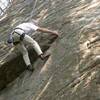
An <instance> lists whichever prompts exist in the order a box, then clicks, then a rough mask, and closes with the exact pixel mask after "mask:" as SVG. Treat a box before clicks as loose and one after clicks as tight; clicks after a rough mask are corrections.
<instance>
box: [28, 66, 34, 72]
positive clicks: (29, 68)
mask: <svg viewBox="0 0 100 100" xmlns="http://www.w3.org/2000/svg"><path fill="white" fill-rule="evenodd" d="M27 70H29V71H32V72H33V71H34V67H33V66H32V65H31V64H30V65H28V66H27Z"/></svg>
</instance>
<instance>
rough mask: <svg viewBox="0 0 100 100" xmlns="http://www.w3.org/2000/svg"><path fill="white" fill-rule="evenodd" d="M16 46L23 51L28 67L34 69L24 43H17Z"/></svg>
mask: <svg viewBox="0 0 100 100" xmlns="http://www.w3.org/2000/svg"><path fill="white" fill-rule="evenodd" d="M16 48H17V49H18V50H19V51H20V52H21V53H22V55H23V59H24V61H25V64H26V66H27V69H29V70H31V71H33V70H34V68H33V67H32V65H31V62H30V59H29V56H28V51H27V49H26V48H25V46H24V44H23V43H22V42H21V43H19V44H18V45H16Z"/></svg>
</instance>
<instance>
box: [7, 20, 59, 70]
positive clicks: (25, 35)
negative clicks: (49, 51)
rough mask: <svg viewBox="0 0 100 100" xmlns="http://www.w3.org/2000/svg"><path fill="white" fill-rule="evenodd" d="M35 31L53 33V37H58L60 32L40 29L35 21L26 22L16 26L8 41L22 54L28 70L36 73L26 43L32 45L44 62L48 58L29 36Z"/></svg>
mask: <svg viewBox="0 0 100 100" xmlns="http://www.w3.org/2000/svg"><path fill="white" fill-rule="evenodd" d="M34 31H40V32H45V33H51V34H52V35H55V36H56V37H58V32H56V31H52V30H49V29H47V28H42V27H39V26H38V25H36V24H35V23H34V21H31V22H24V23H21V24H19V25H18V26H16V27H15V28H14V30H13V31H12V32H11V33H10V34H9V38H8V40H7V42H8V43H9V44H11V45H13V46H14V47H16V48H17V49H18V50H19V51H20V52H21V53H22V55H23V59H24V62H25V64H26V66H27V67H26V69H27V70H30V71H34V67H33V66H32V64H31V62H30V59H29V55H28V51H27V49H26V47H25V43H26V44H30V45H32V46H33V48H34V50H35V51H36V53H37V54H38V56H39V57H40V58H41V59H42V60H43V59H45V58H46V56H47V55H45V54H44V53H43V52H42V50H41V48H40V46H39V44H38V43H37V42H36V41H35V40H34V39H33V38H32V37H30V36H29V33H33V32H34Z"/></svg>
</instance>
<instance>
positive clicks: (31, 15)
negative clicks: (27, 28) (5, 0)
mask: <svg viewBox="0 0 100 100" xmlns="http://www.w3.org/2000/svg"><path fill="white" fill-rule="evenodd" d="M37 1H38V0H35V3H34V5H33V8H32V12H31V14H30V17H29V20H31V19H32V17H33V14H34V10H35V7H36V4H37Z"/></svg>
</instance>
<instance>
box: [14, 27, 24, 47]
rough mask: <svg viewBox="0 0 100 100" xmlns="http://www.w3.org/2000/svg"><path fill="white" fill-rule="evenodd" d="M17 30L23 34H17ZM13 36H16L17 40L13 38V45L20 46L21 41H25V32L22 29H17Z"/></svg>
mask: <svg viewBox="0 0 100 100" xmlns="http://www.w3.org/2000/svg"><path fill="white" fill-rule="evenodd" d="M16 29H20V30H22V31H23V33H22V34H19V33H18V32H16ZM12 35H15V36H16V38H15V37H14V36H13V37H12V38H13V44H14V45H17V44H19V43H20V42H21V41H23V39H24V37H25V31H24V30H23V29H21V28H15V29H14V31H13V32H12Z"/></svg>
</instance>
